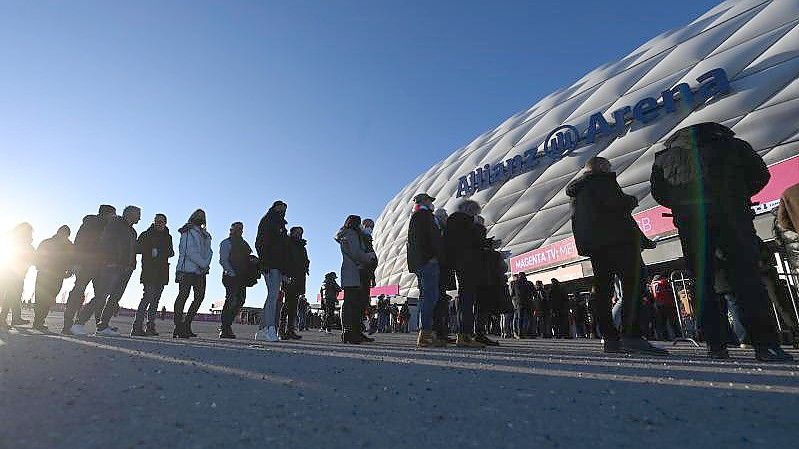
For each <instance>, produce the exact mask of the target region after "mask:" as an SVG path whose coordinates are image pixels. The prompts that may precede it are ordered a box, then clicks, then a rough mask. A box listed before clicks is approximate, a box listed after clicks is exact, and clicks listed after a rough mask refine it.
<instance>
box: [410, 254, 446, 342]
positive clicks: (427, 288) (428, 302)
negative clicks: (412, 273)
mask: <svg viewBox="0 0 799 449" xmlns="http://www.w3.org/2000/svg"><path fill="white" fill-rule="evenodd" d="M440 273H441V269H440V267H439V265H438V261H437V260H434V259H433V260H429V261H427V263H426V264H424V265H422V267H421V268H419V269H418V270H417V271H416V278H417V279H418V280H419V325H420V327H421V329H422V330H425V331H429V330H433V311H434V310H435V308H436V304H438V298H439V295H440V294H441V292H440V291H439V282H438V281H439V276H440Z"/></svg>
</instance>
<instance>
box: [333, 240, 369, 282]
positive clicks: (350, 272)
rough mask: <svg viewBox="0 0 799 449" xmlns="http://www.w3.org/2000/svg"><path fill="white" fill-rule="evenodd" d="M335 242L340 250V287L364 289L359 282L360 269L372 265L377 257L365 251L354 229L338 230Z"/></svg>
mask: <svg viewBox="0 0 799 449" xmlns="http://www.w3.org/2000/svg"><path fill="white" fill-rule="evenodd" d="M335 240H336V242H338V244H339V247H340V249H341V257H342V261H341V286H342V287H366V285H362V282H361V279H362V277H361V269H365V268H367V267H370V266H371V265H372V264H374V261H375V260H376V259H377V256H376V255H375V253H372V252H367V251H366V250H365V248H364V246H363V239H362V238H361V233H360V231H358V230H356V229H353V228H341V229H339V231H338V233H336V237H335Z"/></svg>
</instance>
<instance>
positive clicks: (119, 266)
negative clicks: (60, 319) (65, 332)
mask: <svg viewBox="0 0 799 449" xmlns="http://www.w3.org/2000/svg"><path fill="white" fill-rule="evenodd" d="M139 220H141V209H139V208H138V207H136V206H128V207H126V208H125V210H124V211H123V212H122V216H121V217H114V218H113V219H111V221H109V222H108V224H107V225H106V226H105V229H103V235H102V237H101V238H100V245H101V249H102V254H103V264H102V265H103V268H102V269H101V271H100V275H99V282H98V283H97V286H98V288H97V289H96V290H95V292H94V293H95V294H94V298H92V300H91V302H89V303H88V304H86V305H85V306H83V308H82V309H81V310H80V312H78V317H77V319H76V320H75V324H74V325H73V326H72V333H73V334H74V335H86V334H87V332H86V328H85V327H84V325H85V324H86V322H87V321H88V320H89V318H90V317H91V316H92V314H97V315H98V316H99V317H100V318H99V321H98V322H97V331H96V335H102V336H107V337H118V336H119V332H117V329H116V328H112V327H111V326H110V325H109V323H110V322H111V317H112V316H113V315H114V313H115V312H116V310H117V308H118V305H119V304H118V301H119V299H120V298H121V297H122V293H123V292H124V291H125V287H126V286H127V283H128V280H129V279H130V276H131V274H133V270H135V269H136V248H137V243H136V237H137V236H136V230H135V229H133V225H135V224H136V223H138V222H139Z"/></svg>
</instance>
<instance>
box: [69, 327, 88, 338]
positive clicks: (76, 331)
mask: <svg viewBox="0 0 799 449" xmlns="http://www.w3.org/2000/svg"><path fill="white" fill-rule="evenodd" d="M69 332H70V333H71V334H72V335H79V336H81V337H82V336H85V335H89V332H88V331H87V330H86V326H84V325H82V324H73V325H72V327H71V328H69Z"/></svg>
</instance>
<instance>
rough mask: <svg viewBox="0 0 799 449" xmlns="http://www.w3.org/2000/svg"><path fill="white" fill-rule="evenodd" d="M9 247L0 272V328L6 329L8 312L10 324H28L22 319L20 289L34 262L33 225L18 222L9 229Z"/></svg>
mask: <svg viewBox="0 0 799 449" xmlns="http://www.w3.org/2000/svg"><path fill="white" fill-rule="evenodd" d="M10 240H11V248H10V254H9V255H8V260H7V263H6V266H4V267H3V268H2V272H0V330H5V329H8V328H9V327H10V326H9V325H8V321H7V320H8V314H9V312H11V326H21V325H23V324H28V321H27V320H23V319H22V290H23V288H24V286H25V276H26V275H27V273H28V269H30V267H31V265H33V262H34V254H35V252H34V250H33V245H32V243H33V226H31V225H30V224H29V223H20V224H18V225H17V226H15V227H14V229H12V230H11V233H10Z"/></svg>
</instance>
